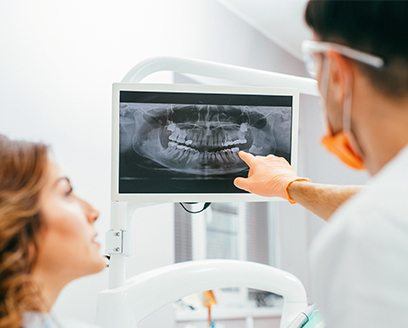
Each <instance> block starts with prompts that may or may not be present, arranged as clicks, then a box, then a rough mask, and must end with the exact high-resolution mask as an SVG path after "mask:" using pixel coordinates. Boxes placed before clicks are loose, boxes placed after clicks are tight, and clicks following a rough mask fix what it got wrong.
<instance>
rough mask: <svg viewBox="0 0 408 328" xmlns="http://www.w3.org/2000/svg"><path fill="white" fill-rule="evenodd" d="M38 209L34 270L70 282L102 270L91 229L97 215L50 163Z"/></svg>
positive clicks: (92, 229)
mask: <svg viewBox="0 0 408 328" xmlns="http://www.w3.org/2000/svg"><path fill="white" fill-rule="evenodd" d="M40 206H41V209H40V220H41V224H42V228H41V230H40V236H39V250H38V259H37V262H36V267H35V270H37V271H38V272H44V273H45V274H47V273H48V274H49V273H54V274H55V275H57V276H61V278H62V279H64V280H66V281H70V280H72V279H75V278H79V277H81V276H84V275H87V274H92V273H96V272H98V271H101V270H102V269H103V268H104V267H106V263H105V261H104V258H103V257H102V256H101V255H100V253H99V248H100V245H99V243H98V242H97V241H96V231H95V228H94V223H95V221H96V220H97V218H98V216H99V212H98V211H97V210H96V209H95V208H94V207H92V205H90V204H89V203H87V202H86V201H84V200H83V199H81V198H79V197H78V196H77V195H76V194H75V193H74V192H73V189H72V186H71V183H70V181H69V180H68V178H67V177H65V176H64V175H62V173H61V171H60V169H59V168H58V167H57V166H56V164H55V163H53V162H52V161H50V162H49V165H48V170H47V177H46V184H45V186H44V189H43V190H42V192H41V195H40Z"/></svg>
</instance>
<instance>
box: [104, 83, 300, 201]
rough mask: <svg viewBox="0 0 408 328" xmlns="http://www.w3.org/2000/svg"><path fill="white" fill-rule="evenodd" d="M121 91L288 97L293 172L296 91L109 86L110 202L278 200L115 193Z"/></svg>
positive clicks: (236, 195)
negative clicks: (289, 100)
mask: <svg viewBox="0 0 408 328" xmlns="http://www.w3.org/2000/svg"><path fill="white" fill-rule="evenodd" d="M121 91H147V92H175V93H216V94H248V95H266V96H268V95H277V96H292V131H291V133H292V134H291V142H292V144H291V165H292V167H293V168H294V169H295V170H296V169H297V157H298V136H299V91H297V90H295V89H288V88H268V87H252V86H248V87H246V86H244V87H241V86H239V87H237V86H218V85H217V86H211V85H195V84H142V83H114V84H113V87H112V147H111V150H112V153H111V174H112V176H111V200H112V201H113V202H132V203H168V202H234V201H242V202H265V201H272V200H281V199H280V198H277V197H261V196H257V195H253V194H249V193H242V194H241V193H210V194H206V193H191V194H184V193H183V194H180V193H174V194H173V193H172V194H169V193H135V194H130V193H119V157H120V152H119V136H120V126H119V106H120V92H121Z"/></svg>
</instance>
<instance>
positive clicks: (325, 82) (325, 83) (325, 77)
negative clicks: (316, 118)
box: [320, 54, 333, 135]
mask: <svg viewBox="0 0 408 328" xmlns="http://www.w3.org/2000/svg"><path fill="white" fill-rule="evenodd" d="M322 58H323V59H322V92H321V94H320V99H321V103H322V104H321V106H322V108H323V110H324V115H325V117H326V127H327V130H328V133H329V135H333V131H332V128H331V126H330V123H329V117H328V114H327V106H326V103H327V99H328V97H329V68H330V62H329V60H328V59H327V57H326V56H325V55H324V54H322Z"/></svg>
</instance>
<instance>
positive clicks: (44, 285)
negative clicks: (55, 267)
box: [33, 269, 69, 312]
mask: <svg viewBox="0 0 408 328" xmlns="http://www.w3.org/2000/svg"><path fill="white" fill-rule="evenodd" d="M33 279H34V282H35V283H36V284H37V286H38V288H39V289H40V293H41V295H40V296H41V299H42V304H41V306H40V309H39V310H40V311H41V312H49V311H50V310H51V308H52V307H53V305H54V303H55V302H56V300H57V298H58V295H59V294H60V292H61V290H62V289H63V288H64V287H65V285H66V284H67V283H68V282H69V280H67V279H62V278H61V277H60V276H59V275H58V274H56V273H55V272H47V271H42V270H39V269H36V270H34V272H33Z"/></svg>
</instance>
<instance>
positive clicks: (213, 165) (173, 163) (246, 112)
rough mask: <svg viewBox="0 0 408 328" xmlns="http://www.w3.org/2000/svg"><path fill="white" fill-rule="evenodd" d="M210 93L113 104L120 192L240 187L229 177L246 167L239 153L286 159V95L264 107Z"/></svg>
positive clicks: (240, 173) (288, 123)
mask: <svg viewBox="0 0 408 328" xmlns="http://www.w3.org/2000/svg"><path fill="white" fill-rule="evenodd" d="M179 95H180V94H179ZM202 96H203V95H201V97H200V98H202ZM213 96H215V99H214V97H212V98H211V101H208V100H209V99H191V98H192V94H189V95H188V97H187V99H184V101H183V103H181V102H180V101H177V102H175V101H172V102H164V101H165V100H174V99H166V98H168V97H164V99H163V97H162V99H160V98H159V100H160V101H163V102H157V100H158V99H155V101H149V102H147V101H146V100H152V99H144V100H145V101H144V102H141V101H140V99H138V102H134V101H121V102H120V110H119V114H120V117H119V124H120V158H119V167H120V172H119V175H120V176H119V178H120V180H119V191H120V192H122V193H231V192H243V191H241V190H238V189H237V188H235V187H234V186H233V183H232V181H233V179H234V178H235V177H237V176H245V175H246V173H247V170H248V167H247V165H246V164H245V163H244V162H243V161H242V160H241V159H240V158H239V157H238V151H240V150H244V151H246V152H250V153H251V154H253V155H268V154H274V155H276V156H283V157H285V158H286V159H287V160H288V161H289V162H290V160H291V158H290V150H291V126H292V108H291V97H288V98H289V100H290V104H289V103H287V100H286V102H285V103H284V104H285V105H286V106H282V105H278V106H271V105H265V104H263V103H264V102H261V104H260V105H249V104H239V102H238V103H237V101H235V102H234V101H231V99H229V101H225V103H222V102H219V103H214V102H217V101H216V100H217V99H216V98H217V97H216V96H217V95H213ZM236 96H237V95H235V97H236ZM230 97H234V95H230ZM247 97H253V96H247ZM259 97H267V96H258V100H259ZM122 98H123V97H121V100H122ZM128 98H129V97H128ZM144 98H146V97H144ZM172 98H173V97H172ZM182 98H183V97H182ZM184 98H185V97H184ZM256 99H257V98H256V97H254V98H253V100H256ZM126 100H132V99H126ZM179 100H180V99H179ZM191 100H195V101H194V102H193V101H191ZM205 100H206V101H205ZM220 100H221V99H220ZM224 100H225V99H224ZM246 100H248V99H247V98H246ZM270 100H271V99H270ZM275 100H276V99H275ZM278 100H279V99H278ZM280 100H282V99H280ZM246 102H248V101H246ZM258 102H259V101H258ZM255 103H256V102H255Z"/></svg>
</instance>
